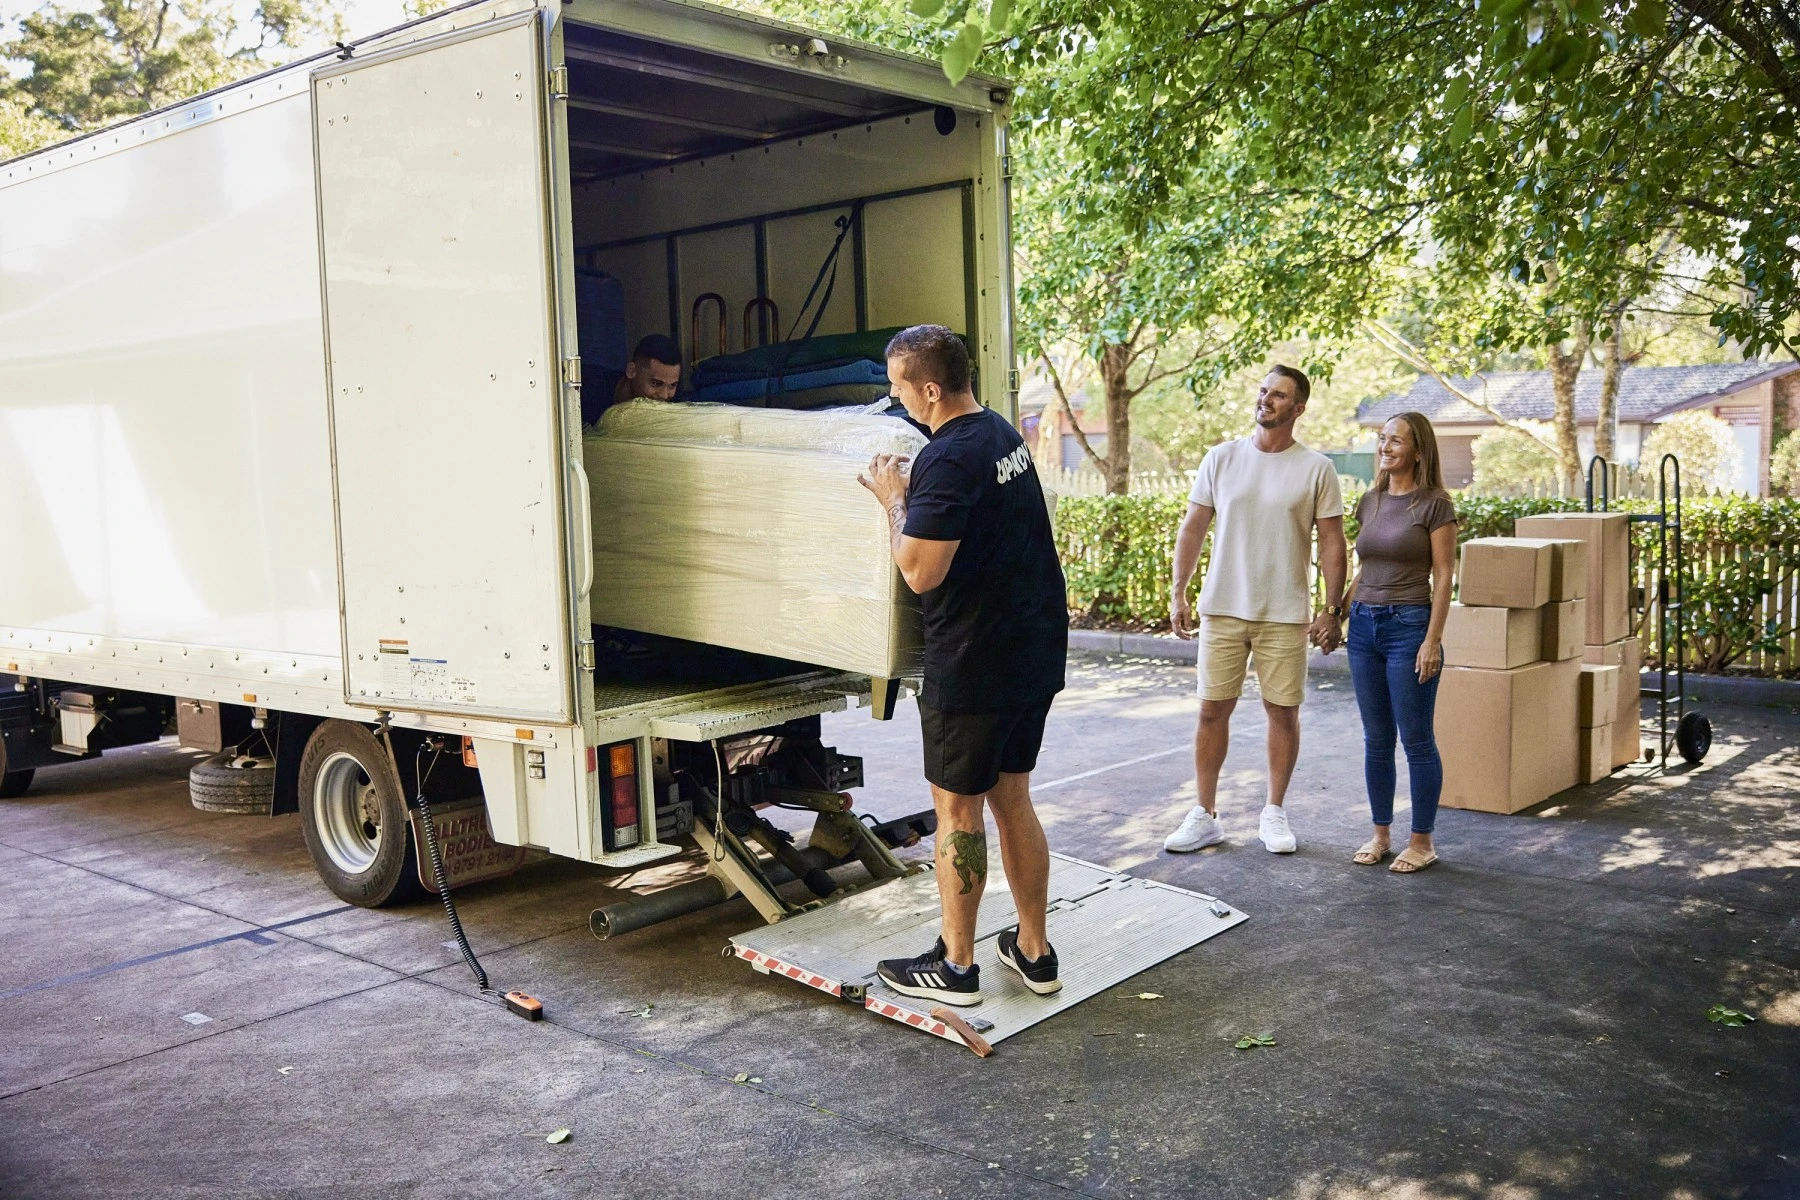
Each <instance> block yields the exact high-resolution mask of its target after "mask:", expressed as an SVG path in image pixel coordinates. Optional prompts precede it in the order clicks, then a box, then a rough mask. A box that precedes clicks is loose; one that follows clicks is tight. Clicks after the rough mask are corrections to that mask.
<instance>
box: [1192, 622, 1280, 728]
mask: <svg viewBox="0 0 1800 1200" xmlns="http://www.w3.org/2000/svg"><path fill="white" fill-rule="evenodd" d="M1252 658H1254V659H1255V660H1256V680H1257V683H1258V684H1259V685H1260V686H1261V688H1262V696H1263V699H1264V700H1266V701H1268V702H1269V703H1270V704H1276V705H1280V706H1281V707H1282V708H1295V707H1298V706H1299V704H1300V702H1301V701H1302V700H1304V699H1306V626H1304V625H1293V624H1289V623H1288V622H1286V621H1243V620H1239V619H1238V618H1237V617H1212V616H1203V617H1201V618H1200V662H1199V667H1200V669H1199V672H1198V674H1199V677H1200V698H1201V699H1202V700H1236V699H1237V698H1238V697H1239V696H1241V695H1243V694H1244V670H1245V668H1246V667H1247V666H1248V664H1249V661H1250V660H1251V659H1252Z"/></svg>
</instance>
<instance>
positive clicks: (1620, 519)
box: [1513, 513, 1631, 646]
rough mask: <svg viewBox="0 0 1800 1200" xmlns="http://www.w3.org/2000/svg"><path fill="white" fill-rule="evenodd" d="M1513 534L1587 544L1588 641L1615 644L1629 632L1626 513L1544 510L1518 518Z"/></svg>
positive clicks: (1629, 594) (1629, 580)
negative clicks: (1551, 511) (1578, 540)
mask: <svg viewBox="0 0 1800 1200" xmlns="http://www.w3.org/2000/svg"><path fill="white" fill-rule="evenodd" d="M1513 532H1515V533H1517V534H1518V535H1519V536H1520V537H1530V538H1557V539H1559V540H1560V539H1568V538H1577V539H1580V540H1581V541H1584V542H1586V543H1587V602H1588V629H1587V639H1586V640H1587V644H1588V645H1590V646H1600V645H1605V644H1606V643H1608V642H1616V641H1618V640H1619V639H1620V638H1622V637H1624V636H1625V635H1626V634H1627V633H1628V632H1630V609H1631V532H1630V525H1629V519H1628V518H1627V517H1626V515H1625V514H1624V513H1544V514H1542V515H1540V516H1535V517H1520V518H1519V519H1518V520H1517V521H1515V522H1514V523H1513Z"/></svg>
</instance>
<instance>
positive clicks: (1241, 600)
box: [1163, 365, 1348, 854]
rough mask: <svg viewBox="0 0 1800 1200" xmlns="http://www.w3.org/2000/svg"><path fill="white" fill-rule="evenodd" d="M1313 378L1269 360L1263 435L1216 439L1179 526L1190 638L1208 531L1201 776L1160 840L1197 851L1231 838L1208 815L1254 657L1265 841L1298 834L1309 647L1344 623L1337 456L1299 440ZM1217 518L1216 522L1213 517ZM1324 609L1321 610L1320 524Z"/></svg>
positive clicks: (1328, 642)
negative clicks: (1298, 765) (1290, 799)
mask: <svg viewBox="0 0 1800 1200" xmlns="http://www.w3.org/2000/svg"><path fill="white" fill-rule="evenodd" d="M1311 391H1312V386H1311V384H1310V383H1309V382H1308V381H1307V378H1306V376H1305V375H1304V374H1303V373H1302V372H1300V371H1298V370H1295V369H1294V368H1293V367H1287V366H1279V365H1278V366H1275V367H1272V368H1271V369H1270V371H1269V374H1268V376H1267V377H1266V378H1265V379H1264V380H1263V381H1262V386H1261V388H1260V389H1259V391H1258V393H1257V399H1256V432H1254V433H1252V434H1251V435H1250V436H1249V437H1246V438H1240V439H1239V440H1237V441H1235V442H1225V443H1223V444H1222V445H1218V446H1214V447H1213V448H1212V449H1211V450H1209V451H1208V452H1207V454H1206V459H1205V461H1204V462H1202V463H1201V464H1200V471H1199V473H1198V475H1196V476H1195V479H1194V490H1193V492H1192V493H1191V494H1190V495H1189V496H1188V510H1187V516H1185V517H1184V518H1182V521H1181V528H1180V530H1179V531H1178V532H1177V533H1176V534H1175V577H1174V580H1173V583H1174V588H1173V593H1172V596H1171V599H1170V603H1169V618H1170V623H1171V624H1172V625H1173V626H1174V628H1175V634H1176V636H1177V637H1184V638H1186V637H1194V636H1195V634H1196V629H1195V625H1194V610H1193V607H1192V606H1191V604H1190V603H1189V601H1188V596H1187V592H1188V584H1189V582H1190V581H1191V580H1192V579H1193V577H1194V568H1195V567H1196V566H1197V565H1198V564H1199V562H1200V547H1201V544H1202V543H1204V542H1205V540H1206V534H1207V531H1208V529H1209V528H1210V529H1211V530H1212V534H1213V548H1212V560H1211V562H1210V563H1209V564H1208V566H1207V570H1206V579H1205V582H1204V583H1203V584H1202V586H1201V589H1200V622H1199V628H1198V631H1197V632H1198V635H1199V639H1200V653H1199V677H1200V724H1199V728H1198V729H1197V730H1196V731H1195V734H1194V778H1195V782H1196V786H1197V788H1198V792H1199V800H1200V803H1199V804H1198V805H1196V806H1195V807H1194V809H1193V811H1191V812H1189V813H1188V815H1187V816H1186V817H1185V818H1184V819H1183V820H1182V822H1181V826H1180V828H1178V829H1177V830H1176V831H1175V832H1174V833H1172V834H1170V835H1169V837H1168V840H1167V841H1165V842H1164V843H1163V846H1164V848H1165V849H1168V850H1174V851H1182V852H1185V851H1189V850H1198V849H1200V848H1201V847H1202V846H1211V845H1214V844H1215V843H1218V842H1222V841H1224V840H1225V834H1224V831H1223V830H1222V829H1221V828H1220V825H1219V818H1218V816H1217V815H1216V813H1215V811H1214V806H1215V802H1216V797H1217V795H1218V790H1219V769H1220V768H1221V767H1222V766H1224V764H1225V751H1226V748H1227V746H1228V745H1229V742H1230V735H1231V713H1232V710H1233V709H1235V708H1236V707H1237V702H1238V696H1239V695H1241V694H1242V692H1243V687H1244V673H1245V669H1246V667H1247V666H1248V664H1249V663H1250V662H1252V661H1254V662H1255V664H1256V678H1257V682H1258V684H1259V685H1260V690H1261V692H1262V701H1263V710H1264V712H1266V713H1267V714H1268V718H1269V798H1268V803H1267V804H1266V805H1265V806H1264V807H1263V811H1262V821H1261V835H1262V842H1263V845H1264V846H1266V847H1268V848H1269V850H1271V851H1273V852H1274V853H1276V854H1291V853H1293V852H1294V850H1295V849H1297V848H1298V846H1299V843H1298V842H1297V841H1296V840H1295V838H1294V833H1293V830H1292V829H1291V828H1290V827H1289V825H1288V819H1287V812H1286V810H1284V809H1283V808H1282V801H1283V800H1284V799H1285V798H1286V795H1287V786H1288V780H1289V779H1290V778H1292V776H1293V774H1294V762H1295V760H1296V759H1298V758H1299V756H1300V702H1301V700H1303V699H1305V696H1306V647H1307V643H1308V642H1309V641H1310V642H1312V643H1314V644H1316V645H1318V646H1319V647H1320V648H1321V649H1323V650H1325V651H1326V652H1328V653H1329V652H1330V651H1331V650H1333V649H1335V648H1336V646H1337V643H1338V639H1339V632H1338V630H1339V624H1340V622H1341V621H1342V619H1343V607H1342V606H1343V602H1344V573H1345V569H1346V566H1347V561H1348V552H1347V548H1346V547H1345V544H1344V501H1343V496H1342V494H1341V493H1340V491H1339V489H1338V479H1337V472H1336V470H1335V469H1334V468H1333V467H1332V464H1331V460H1330V459H1328V458H1326V457H1325V456H1324V455H1323V454H1320V453H1318V452H1316V451H1313V450H1308V449H1307V448H1306V447H1305V446H1302V445H1301V444H1300V443H1299V442H1297V441H1295V440H1294V422H1296V421H1297V420H1299V418H1300V415H1301V414H1302V413H1304V412H1305V411H1306V401H1307V397H1308V396H1309V395H1310V394H1311ZM1215 522H1216V524H1215ZM1315 527H1316V528H1317V529H1318V531H1319V571H1320V574H1322V575H1323V576H1324V577H1325V598H1326V601H1327V604H1326V607H1325V610H1324V611H1323V612H1322V613H1320V614H1318V615H1317V617H1316V618H1315V616H1314V614H1313V609H1312V589H1311V587H1310V586H1309V582H1310V575H1311V566H1312V541H1313V530H1314V528H1315Z"/></svg>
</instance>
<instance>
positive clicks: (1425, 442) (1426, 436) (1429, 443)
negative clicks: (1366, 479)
mask: <svg viewBox="0 0 1800 1200" xmlns="http://www.w3.org/2000/svg"><path fill="white" fill-rule="evenodd" d="M1388 420H1389V421H1404V422H1406V427H1407V429H1408V430H1410V431H1411V432H1412V442H1413V451H1414V453H1416V454H1417V455H1418V456H1419V462H1418V465H1417V466H1415V467H1414V468H1413V484H1414V486H1415V487H1417V488H1418V490H1419V491H1420V492H1442V491H1447V490H1448V489H1447V488H1445V487H1444V466H1443V462H1442V460H1441V459H1440V458H1439V457H1438V444H1437V433H1436V431H1435V430H1433V429H1432V428H1431V421H1430V419H1429V418H1427V417H1426V416H1425V414H1424V413H1416V412H1403V413H1401V414H1399V415H1398V416H1394V417H1389V418H1388ZM1386 425H1387V422H1386V421H1383V422H1382V426H1383V428H1385V427H1386ZM1387 487H1388V473H1387V472H1386V471H1385V470H1378V471H1376V472H1375V482H1373V483H1371V484H1370V485H1369V490H1370V491H1371V492H1385V491H1387Z"/></svg>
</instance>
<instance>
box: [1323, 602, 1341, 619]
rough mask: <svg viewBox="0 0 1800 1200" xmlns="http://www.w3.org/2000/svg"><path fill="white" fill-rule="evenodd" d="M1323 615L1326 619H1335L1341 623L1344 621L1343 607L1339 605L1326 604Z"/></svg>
mask: <svg viewBox="0 0 1800 1200" xmlns="http://www.w3.org/2000/svg"><path fill="white" fill-rule="evenodd" d="M1325 615H1326V616H1328V617H1335V618H1336V619H1337V620H1339V621H1341V620H1343V619H1344V606H1343V605H1341V604H1327V605H1326V606H1325Z"/></svg>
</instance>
